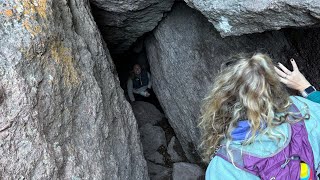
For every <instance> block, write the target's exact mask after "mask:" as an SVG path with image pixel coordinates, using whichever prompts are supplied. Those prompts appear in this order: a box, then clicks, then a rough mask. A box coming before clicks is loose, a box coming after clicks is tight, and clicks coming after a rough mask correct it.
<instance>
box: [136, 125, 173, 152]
mask: <svg viewBox="0 0 320 180" xmlns="http://www.w3.org/2000/svg"><path fill="white" fill-rule="evenodd" d="M139 130H140V136H141V142H142V145H143V152H144V154H145V156H150V155H152V154H153V153H155V152H156V151H157V150H158V149H159V147H160V146H164V147H167V142H166V136H165V133H164V131H163V129H162V128H161V127H159V126H153V125H152V124H150V123H147V124H145V125H144V126H142V127H141V128H140V129H139Z"/></svg>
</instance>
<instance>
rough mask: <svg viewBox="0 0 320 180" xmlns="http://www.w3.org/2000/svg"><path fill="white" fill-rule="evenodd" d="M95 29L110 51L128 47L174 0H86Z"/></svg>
mask: <svg viewBox="0 0 320 180" xmlns="http://www.w3.org/2000/svg"><path fill="white" fill-rule="evenodd" d="M90 2H91V3H92V4H93V14H94V16H95V20H96V21H97V23H98V25H99V29H100V31H101V33H102V35H103V37H104V39H105V40H106V42H107V43H108V48H109V49H110V51H111V52H112V53H113V54H120V53H122V52H124V51H125V50H127V49H129V47H130V45H132V44H133V43H134V42H135V41H136V40H137V38H138V37H140V36H142V35H143V34H144V33H146V32H149V31H151V30H153V29H154V28H155V27H156V26H157V25H158V22H159V21H160V20H161V19H162V17H163V16H164V13H165V12H168V11H170V9H171V7H172V5H173V2H174V0H135V1H132V0H90Z"/></svg>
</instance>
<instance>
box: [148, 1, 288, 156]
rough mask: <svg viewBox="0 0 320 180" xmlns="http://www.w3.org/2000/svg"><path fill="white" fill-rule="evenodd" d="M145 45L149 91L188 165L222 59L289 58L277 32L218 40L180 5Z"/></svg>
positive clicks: (284, 41)
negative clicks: (247, 56) (246, 55)
mask: <svg viewBox="0 0 320 180" xmlns="http://www.w3.org/2000/svg"><path fill="white" fill-rule="evenodd" d="M145 43H146V51H147V56H148V59H149V62H150V67H151V73H152V75H153V89H154V91H155V93H156V95H157V97H158V99H159V101H160V103H161V106H162V107H163V108H164V111H165V113H166V115H167V116H168V118H169V122H170V125H171V126H172V127H173V129H174V131H175V133H176V135H177V138H178V140H179V141H180V143H181V145H182V147H183V149H184V151H185V153H186V156H187V158H188V159H189V160H190V161H191V162H195V161H196V158H195V157H197V152H196V147H197V146H198V144H199V136H200V133H199V130H198V129H197V123H198V121H197V120H198V118H199V109H200V104H201V100H202V99H203V98H204V97H205V94H206V93H207V91H208V89H209V88H210V86H211V85H212V83H213V78H214V76H215V74H216V73H217V72H218V71H219V70H220V67H221V64H222V63H223V62H225V59H226V58H227V57H229V56H230V55H232V54H237V53H240V52H255V51H261V52H267V53H269V54H270V55H271V57H273V58H274V59H275V62H277V61H281V60H284V59H286V57H285V55H291V54H293V53H294V52H291V51H293V50H291V44H290V43H289V42H288V41H287V39H286V37H285V36H284V34H283V33H282V32H268V33H263V34H254V35H245V36H241V37H226V38H221V37H220V35H219V33H218V32H217V31H216V30H215V28H214V27H213V26H212V24H210V23H209V22H208V21H207V19H206V18H205V17H204V16H203V15H201V14H200V13H198V12H197V11H195V10H193V9H191V8H190V7H188V6H186V5H184V4H183V3H177V4H176V5H175V6H174V7H173V10H172V12H171V13H169V14H168V16H167V17H166V18H165V19H164V20H163V21H161V23H160V24H159V25H158V26H157V28H156V29H155V30H154V32H153V34H152V35H150V36H149V37H148V38H147V39H146V42H145Z"/></svg>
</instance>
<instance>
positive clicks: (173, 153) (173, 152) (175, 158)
mask: <svg viewBox="0 0 320 180" xmlns="http://www.w3.org/2000/svg"><path fill="white" fill-rule="evenodd" d="M177 146H178V143H177V140H176V137H172V138H171V140H170V143H169V144H168V154H169V155H170V159H171V162H181V161H183V159H182V157H181V156H180V155H179V154H178V152H177V150H179V148H177ZM180 153H182V152H180Z"/></svg>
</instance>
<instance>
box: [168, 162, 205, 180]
mask: <svg viewBox="0 0 320 180" xmlns="http://www.w3.org/2000/svg"><path fill="white" fill-rule="evenodd" d="M203 176H204V171H203V169H201V167H199V166H198V165H196V164H190V163H184V162H181V163H174V164H173V173H172V180H195V179H197V180H198V179H204V178H203Z"/></svg>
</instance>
